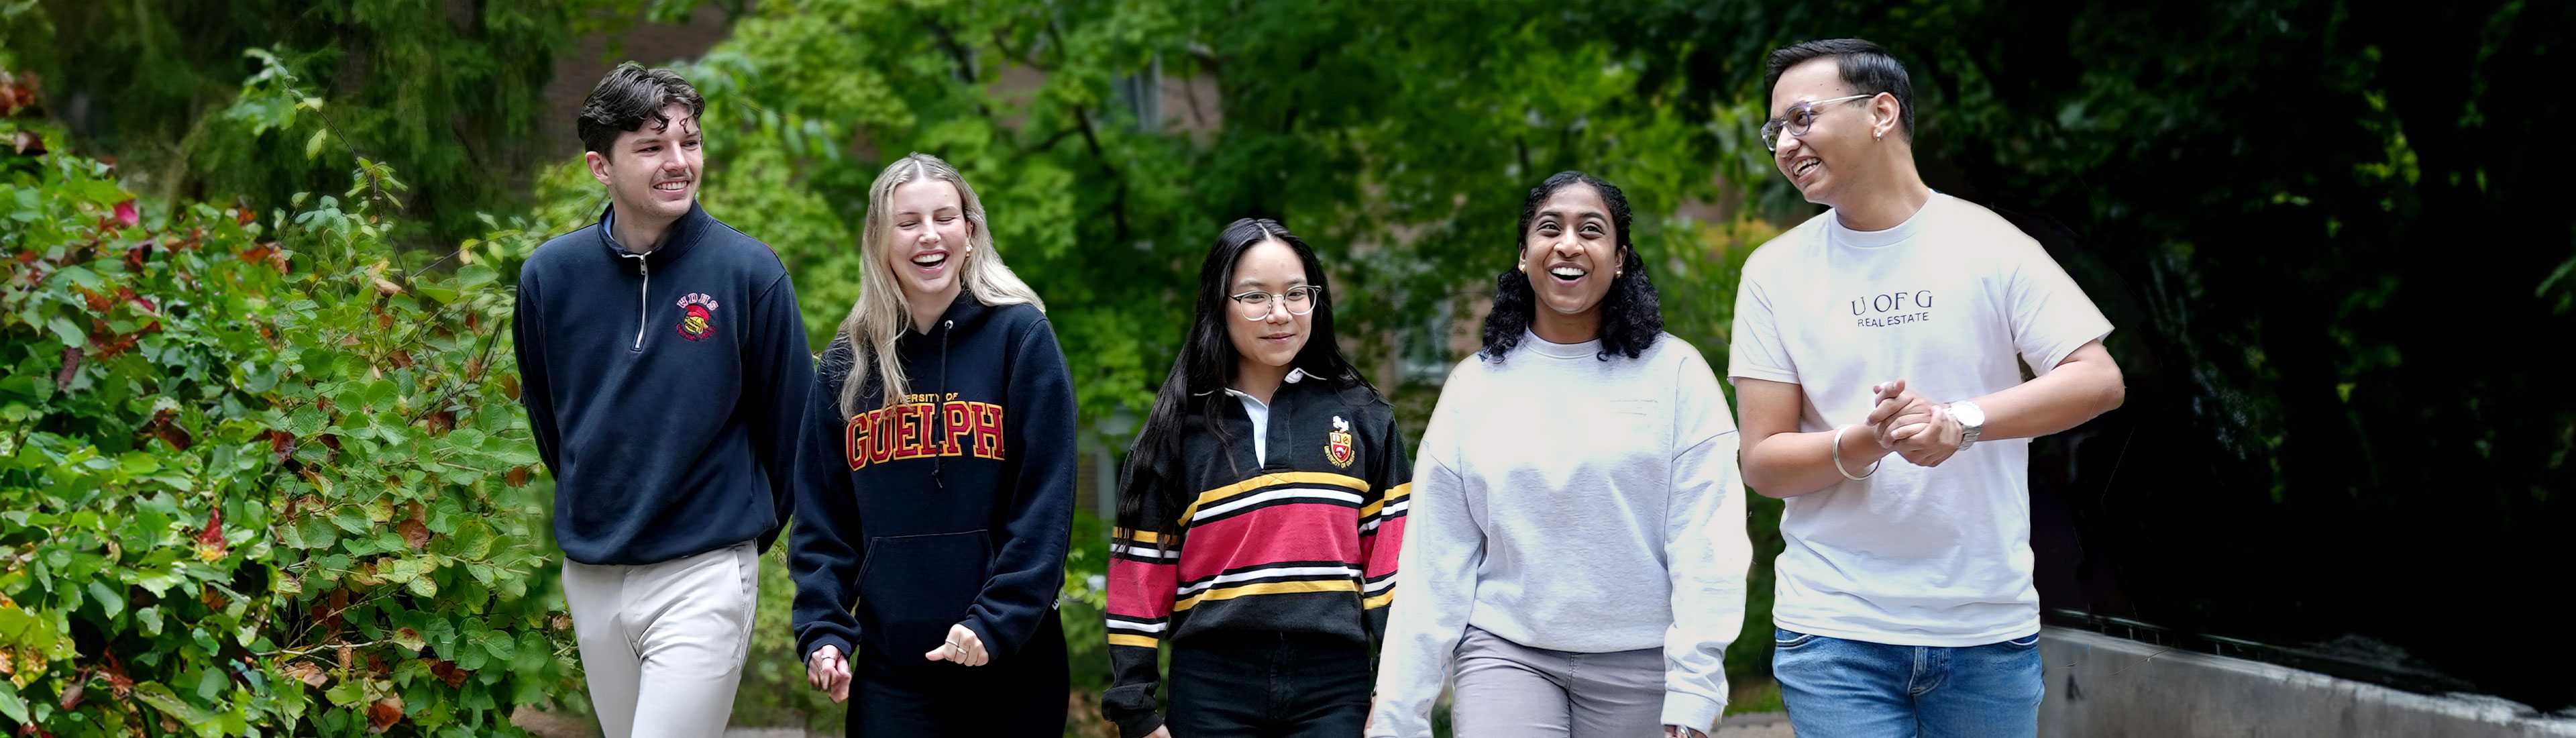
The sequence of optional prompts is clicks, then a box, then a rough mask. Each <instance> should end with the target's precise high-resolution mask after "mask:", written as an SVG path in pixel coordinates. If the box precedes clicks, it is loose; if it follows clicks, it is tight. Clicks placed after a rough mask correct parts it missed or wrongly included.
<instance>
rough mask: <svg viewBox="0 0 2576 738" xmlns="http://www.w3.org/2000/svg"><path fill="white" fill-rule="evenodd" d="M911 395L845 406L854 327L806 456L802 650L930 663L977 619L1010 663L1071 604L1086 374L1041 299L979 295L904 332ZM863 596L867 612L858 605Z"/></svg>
mask: <svg viewBox="0 0 2576 738" xmlns="http://www.w3.org/2000/svg"><path fill="white" fill-rule="evenodd" d="M896 353H897V355H898V358H900V359H901V360H902V362H903V368H904V375H905V377H906V379H907V380H908V382H909V383H910V385H911V386H910V391H911V394H910V395H909V396H907V397H905V398H902V399H903V400H904V401H903V402H899V403H895V404H892V405H889V404H887V403H886V402H885V399H884V397H885V395H884V389H883V388H882V385H881V384H879V383H877V382H875V381H874V380H873V379H871V380H870V384H869V386H868V387H867V389H866V391H865V392H863V393H862V394H861V395H860V400H859V403H858V406H859V407H861V408H866V409H865V410H862V411H861V412H860V413H859V414H858V415H857V416H855V417H853V416H848V415H844V414H842V412H841V408H840V400H841V382H842V380H843V379H845V378H847V377H848V376H849V368H850V366H851V363H852V362H853V361H854V360H855V354H854V353H853V351H852V349H851V346H850V339H849V338H848V337H846V336H845V337H842V338H839V339H835V340H834V341H833V342H832V345H831V346H830V347H828V348H826V349H824V352H823V371H822V372H821V373H820V374H818V375H817V376H816V377H815V382H814V387H813V389H812V391H810V392H808V393H807V399H806V409H805V420H804V427H803V432H802V440H801V441H800V442H799V451H798V453H797V460H796V497H797V512H798V515H797V516H796V522H795V526H796V530H795V532H794V533H793V534H792V537H791V539H790V547H789V555H788V568H789V570H790V571H791V572H792V573H793V574H794V575H795V578H796V606H795V619H796V652H797V654H798V655H799V660H804V659H806V658H810V656H811V655H812V654H813V653H814V651H815V650H816V649H819V648H821V647H823V646H826V645H830V646H835V647H838V648H839V649H840V650H841V653H843V654H851V653H853V651H852V648H851V646H852V645H853V644H854V643H857V642H864V643H865V644H866V646H867V647H866V648H865V649H862V651H863V652H864V653H866V654H868V655H871V656H888V657H891V658H893V659H895V660H896V663H913V662H919V661H921V658H922V654H925V653H928V652H929V651H930V650H931V649H934V648H937V647H939V645H940V644H941V643H942V642H943V641H945V640H947V637H948V628H949V626H951V625H955V624H959V623H963V624H965V625H966V627H968V628H971V629H973V630H974V631H975V635H976V637H977V638H978V639H981V640H982V641H983V643H984V647H985V649H986V651H987V652H988V653H990V654H992V657H993V660H994V661H995V662H997V663H999V662H1002V661H1006V660H1008V659H1010V658H1012V656H1013V655H1015V654H1017V653H1018V652H1019V651H1020V650H1021V648H1022V647H1023V646H1025V645H1027V643H1028V641H1029V639H1030V638H1031V637H1032V635H1033V634H1034V633H1036V632H1038V626H1039V624H1040V623H1041V622H1042V621H1041V620H1040V619H1041V618H1052V617H1056V613H1055V605H1056V595H1057V593H1058V592H1059V591H1060V590H1061V589H1062V588H1063V586H1064V555H1065V548H1066V545H1067V542H1068V539H1070V538H1071V536H1072V526H1073V479H1074V461H1075V450H1074V399H1073V383H1072V377H1071V376H1070V375H1068V374H1067V373H1066V371H1065V366H1064V354H1063V352H1062V351H1061V350H1060V349H1058V348H1057V346H1056V341H1055V331H1054V330H1053V329H1052V328H1051V327H1049V325H1048V323H1047V320H1046V317H1045V316H1044V315H1043V314H1041V313H1039V312H1038V309H1037V308H1036V307H1035V306H1032V305H1025V304H1021V305H1004V306H1001V307H988V306H986V305H984V304H983V303H982V302H980V301H978V300H976V299H975V297H974V296H973V295H972V294H970V293H967V292H964V291H960V292H959V293H958V297H957V300H956V302H954V303H951V304H950V305H949V307H948V311H947V312H946V313H944V314H942V315H941V316H940V317H939V320H938V322H936V323H934V324H932V326H931V329H930V331H929V332H928V333H921V332H916V331H911V330H906V331H905V332H904V335H903V337H902V338H901V339H899V340H898V341H897V342H896ZM853 608H855V609H856V613H855V614H853V612H852V610H853Z"/></svg>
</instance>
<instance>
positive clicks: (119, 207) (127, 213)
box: [116, 198, 143, 228]
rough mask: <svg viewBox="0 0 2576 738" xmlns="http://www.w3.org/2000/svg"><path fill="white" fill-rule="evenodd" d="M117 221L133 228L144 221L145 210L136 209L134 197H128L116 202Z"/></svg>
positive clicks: (121, 224)
mask: <svg viewBox="0 0 2576 738" xmlns="http://www.w3.org/2000/svg"><path fill="white" fill-rule="evenodd" d="M116 222H117V224H118V225H120V226H122V227H125V228H132V227H134V226H136V225H139V224H141V223H142V222H143V212H142V211H140V210H137V209H135V207H134V200H133V198H127V199H126V201H125V202H120V203H117V204H116Z"/></svg>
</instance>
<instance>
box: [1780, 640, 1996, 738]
mask: <svg viewBox="0 0 2576 738" xmlns="http://www.w3.org/2000/svg"><path fill="white" fill-rule="evenodd" d="M1771 645H1772V656H1771V675H1772V677H1773V678H1776V679H1778V680H1779V682H1780V699H1781V701H1783V702H1786V703H1787V704H1788V707H1789V724H1790V726H1791V727H1794V728H1796V729H1797V731H1798V735H1799V738H1912V737H1914V736H1922V737H1923V738H1962V737H1968V736H1975V737H1977V738H1986V737H1989V736H1991V737H1994V738H2004V737H2006V736H2011V737H2016V738H2028V737H2030V736H2037V735H2038V734H2039V698H2040V695H2041V694H2042V693H2044V692H2045V690H2046V689H2047V687H2046V684H2045V682H2043V681H2042V680H2041V678H2040V662H2039V635H2038V634H2035V633H2034V634H2032V635H2031V636H2030V637H2027V638H2016V639H2013V640H2009V641H2004V642H2001V643H1989V644H1986V645H1982V646H1962V647H1957V648H1944V647H1940V646H1890V645H1887V644H1883V643H1870V642H1867V641H1851V640H1844V639H1841V638H1828V637H1825V636H1820V635H1810V634H1806V633H1797V632H1793V631H1787V630H1779V629H1776V628H1775V629H1773V631H1772V644H1771Z"/></svg>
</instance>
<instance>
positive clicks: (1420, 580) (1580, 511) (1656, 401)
mask: <svg viewBox="0 0 2576 738" xmlns="http://www.w3.org/2000/svg"><path fill="white" fill-rule="evenodd" d="M1630 222H1631V221H1630V216H1629V213H1628V200H1627V197H1626V196H1625V195H1623V194H1621V193H1620V191H1619V188H1617V187H1613V186H1611V185H1610V183H1608V182H1604V181H1601V180H1600V179H1597V178H1594V177H1592V176H1591V175H1587V174H1583V173H1581V172H1562V173H1559V174H1557V175H1555V176H1552V177H1549V178H1547V181H1545V182H1542V183H1540V184H1539V186H1537V187H1533V188H1531V189H1530V191H1529V197H1528V199H1527V200H1525V201H1523V203H1522V205H1521V217H1520V227H1519V229H1518V233H1516V234H1515V240H1516V241H1517V244H1516V245H1517V246H1518V251H1519V253H1518V257H1517V259H1516V260H1515V261H1516V262H1517V263H1516V264H1515V265H1514V266H1513V267H1511V268H1507V269H1504V270H1503V272H1502V276H1501V277H1500V279H1499V283H1498V285H1497V289H1496V291H1495V295H1494V309H1493V311H1492V312H1491V313H1489V314H1488V315H1487V316H1486V318H1485V330H1484V339H1485V347H1484V350H1483V351H1480V352H1478V353H1477V354H1476V356H1474V357H1471V358H1469V359H1467V360H1466V361H1463V362H1460V363H1459V364H1458V368H1457V369H1456V370H1455V371H1453V372H1451V373H1450V375H1449V381H1448V383H1447V384H1445V385H1443V386H1442V387H1441V390H1440V403H1439V406H1438V407H1437V408H1436V409H1434V410H1433V411H1432V414H1431V427H1430V428H1429V429H1428V430H1427V431H1425V432H1424V433H1423V436H1422V445H1421V453H1422V460H1421V462H1420V463H1421V466H1420V467H1419V469H1418V473H1417V474H1416V478H1417V479H1418V480H1419V482H1418V484H1417V485H1416V486H1415V487H1414V493H1413V508H1412V509H1413V518H1412V521H1411V522H1412V526H1413V527H1412V528H1411V530H1410V534H1409V535H1407V536H1406V538H1405V541H1404V549H1405V550H1404V557H1403V558H1404V567H1405V572H1406V574H1405V579H1406V584H1405V595H1404V604H1403V605H1401V606H1398V607H1397V608H1395V612H1394V622H1393V623H1392V624H1391V625H1390V626H1389V629H1388V632H1387V637H1386V646H1385V649H1386V654H1385V662H1384V668H1383V669H1381V670H1380V671H1381V674H1380V675H1379V677H1378V690H1377V692H1378V699H1379V700H1381V703H1380V705H1379V707H1378V714H1377V716H1376V719H1375V720H1374V721H1373V722H1372V723H1371V725H1370V726H1369V728H1368V731H1367V735H1369V736H1392V737H1396V738H1428V736H1430V735H1431V721H1430V712H1431V707H1432V702H1433V700H1434V699H1436V698H1438V697H1439V696H1440V685H1441V682H1442V681H1443V677H1444V676H1446V675H1448V674H1450V673H1452V672H1454V673H1455V674H1456V675H1457V678H1456V688H1455V690H1454V695H1455V699H1454V700H1453V701H1452V710H1451V715H1452V716H1453V717H1455V718H1456V727H1457V730H1456V734H1457V735H1461V736H1475V737H1476V738H1497V737H1500V738H1612V737H1616V738H1640V737H1642V736H1652V735H1659V734H1660V735H1667V736H1678V737H1681V738H1702V736H1703V735H1704V734H1705V733H1706V732H1707V731H1709V730H1711V729H1712V726H1713V724H1714V723H1716V721H1717V717H1718V714H1719V713H1720V712H1721V711H1722V710H1723V709H1724V708H1725V706H1726V696H1727V695H1726V670H1725V663H1724V662H1725V659H1724V656H1725V653H1726V646H1727V644H1728V643H1730V642H1732V641H1734V639H1735V636H1736V632H1737V631H1738V630H1740V629H1742V627H1743V624H1744V573H1745V569H1746V567H1747V566H1748V565H1749V564H1750V563H1751V561H1752V558H1753V551H1752V545H1751V544H1750V543H1749V542H1748V541H1747V540H1746V539H1745V536H1744V487H1743V484H1742V482H1741V480H1740V479H1739V477H1738V475H1737V474H1736V466H1735V447H1736V440H1735V438H1736V437H1735V424H1734V422H1733V416H1732V415H1730V414H1729V413H1728V412H1727V406H1726V395H1725V394H1723V393H1722V392H1720V391H1719V388H1718V385H1717V377H1716V374H1715V373H1714V372H1712V371H1710V369H1709V365H1708V361H1707V360H1706V359H1704V358H1702V357H1701V356H1700V353H1699V350H1698V349H1695V348H1692V347H1691V345H1690V344H1688V343H1684V342H1682V340H1681V339H1678V338H1674V337H1673V336H1671V335H1669V334H1665V333H1664V332H1663V323H1664V320H1663V315H1662V313H1661V312H1660V310H1659V309H1658V307H1657V304H1656V303H1657V300H1656V296H1655V286H1654V283H1653V282H1651V281H1649V280H1648V279H1647V277H1646V261H1645V260H1643V259H1641V258H1639V257H1638V255H1637V250H1636V246H1635V244H1634V243H1633V242H1632V241H1631V236H1630V231H1629V226H1630Z"/></svg>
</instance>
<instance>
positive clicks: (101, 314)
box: [0, 120, 578, 737]
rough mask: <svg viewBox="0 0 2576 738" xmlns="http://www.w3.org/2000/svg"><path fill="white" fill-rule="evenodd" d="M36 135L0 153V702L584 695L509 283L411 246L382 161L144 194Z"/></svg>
mask: <svg viewBox="0 0 2576 738" xmlns="http://www.w3.org/2000/svg"><path fill="white" fill-rule="evenodd" d="M29 130H30V129H28V128H27V127H26V126H25V125H24V124H21V123H19V122H16V121H7V120H0V140H6V139H10V138H13V137H15V136H16V134H18V133H20V132H22V131H29ZM41 134H42V139H43V141H44V143H45V146H44V147H43V148H45V149H51V150H52V153H40V154H36V155H26V154H15V153H5V152H0V182H5V183H0V207H5V208H6V209H7V216H8V220H7V223H8V226H9V227H8V228H7V230H6V231H0V253H5V254H6V255H7V256H8V258H7V260H6V261H5V262H0V285H5V291H0V364H5V365H6V366H7V367H8V369H7V378H6V379H5V380H0V456H5V457H6V459H7V461H6V462H0V508H5V509H6V510H7V512H6V513H5V514H0V563H5V569H0V674H5V675H6V677H7V680H6V682H5V684H6V686H5V687H0V714H6V715H7V716H8V720H7V721H5V722H6V723H13V724H14V723H26V724H31V725H37V726H42V727H43V729H44V730H46V731H49V732H50V733H51V734H52V735H58V736H66V737H69V736H107V735H127V734H137V735H142V734H171V735H177V734H190V735H200V736H224V735H272V734H320V735H363V734H368V733H370V732H374V733H388V734H397V735H442V736H463V735H509V734H516V733H517V731H516V730H515V729H513V728H510V727H509V725H508V722H507V715H508V713H509V711H510V710H511V708H512V707H513V706H515V705H522V704H532V703H541V702H544V701H545V700H546V699H547V697H548V696H549V695H554V694H564V693H571V692H576V691H578V690H577V684H578V682H577V681H573V680H572V676H571V675H572V673H573V672H572V668H571V667H572V664H571V661H570V659H569V655H570V653H571V651H570V648H571V639H570V633H569V624H568V621H567V620H565V619H564V618H563V617H562V616H561V614H560V613H561V610H562V607H561V604H560V603H561V599H560V597H559V596H558V595H557V594H555V593H554V592H553V591H552V584H551V582H552V571H551V567H550V564H549V562H550V560H551V558H552V547H551V545H550V544H549V537H548V536H547V535H546V529H545V526H544V520H545V519H546V514H545V513H546V511H545V509H544V507H543V504H542V499H543V498H542V496H541V493H542V489H541V488H540V487H535V486H530V484H529V483H530V481H531V475H530V471H531V470H532V468H533V467H534V466H535V465H536V463H537V457H536V450H535V447H534V444H533V442H532V441H531V439H530V437H529V435H528V431H527V430H526V425H525V422H524V420H523V416H522V415H521V413H520V411H519V409H518V408H517V407H516V403H514V402H513V399H514V396H515V393H516V392H517V387H516V382H515V378H516V371H515V370H514V369H513V368H512V362H511V360H510V355H509V352H508V351H507V350H496V348H495V345H496V344H497V343H500V342H499V341H498V340H497V337H498V336H499V335H500V332H501V331H503V330H505V325H504V324H505V322H506V321H507V320H508V319H509V317H510V313H511V310H510V305H511V302H510V295H509V291H508V289H507V288H506V287H504V286H503V285H502V283H501V282H500V280H499V276H500V275H499V274H498V273H497V272H496V271H495V270H493V269H492V268H490V267H488V266H482V265H468V266H464V267H462V268H458V269H455V270H454V271H453V272H447V271H427V270H426V268H427V266H429V265H421V266H417V267H415V266H411V265H404V264H398V263H396V262H397V260H399V259H400V258H401V257H400V256H399V255H398V253H397V251H396V250H395V249H393V248H392V247H391V246H390V245H388V244H387V243H386V240H385V233H386V228H387V225H386V221H385V220H384V218H383V216H384V214H385V213H388V212H390V211H392V210H393V209H394V208H396V207H397V205H396V201H395V198H396V197H397V196H398V195H399V194H401V193H402V192H403V188H404V186H403V184H402V183H401V182H399V181H398V180H396V179H395V178H394V174H393V172H392V171H390V169H389V168H388V167H385V166H384V165H381V164H378V163H376V162H372V161H369V160H366V159H364V158H358V159H356V163H357V165H358V169H357V170H356V171H355V172H354V173H353V174H352V175H351V177H350V180H349V187H348V188H347V189H346V191H345V192H341V193H339V194H336V195H321V196H318V197H308V196H303V195H298V196H295V197H293V198H292V199H291V202H292V203H293V206H292V207H290V208H277V209H273V210H270V211H268V212H266V213H257V212H246V211H242V210H238V209H231V208H224V207H219V206H216V205H211V204H202V203H194V204H187V205H184V206H180V207H177V208H173V209H163V208H161V207H158V206H157V205H155V204H152V203H141V207H140V209H139V210H138V209H137V205H138V203H137V201H136V200H135V199H134V198H133V197H132V196H131V195H129V194H127V192H126V191H125V190H124V189H123V188H122V187H121V186H120V185H118V184H117V183H116V182H115V180H114V179H112V178H111V177H112V175H113V174H114V173H115V172H114V169H113V167H111V166H109V165H107V164H104V163H101V162H99V161H96V160H92V159H88V158H84V157H80V156H74V155H70V154H68V153H63V151H64V146H65V143H64V140H63V137H62V136H61V134H60V133H59V132H57V131H53V130H50V129H46V130H42V131H41ZM331 143H332V142H331V141H330V140H328V139H326V140H325V141H324V145H330V144H331Z"/></svg>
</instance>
